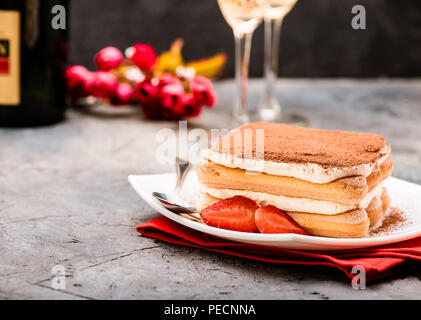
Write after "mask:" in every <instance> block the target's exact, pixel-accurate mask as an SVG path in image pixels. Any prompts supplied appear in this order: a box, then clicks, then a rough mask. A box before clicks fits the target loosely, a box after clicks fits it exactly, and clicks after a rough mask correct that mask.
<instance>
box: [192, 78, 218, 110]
mask: <svg viewBox="0 0 421 320" xmlns="http://www.w3.org/2000/svg"><path fill="white" fill-rule="evenodd" d="M190 90H191V91H192V92H193V95H194V97H195V99H196V101H197V103H199V104H201V105H205V106H208V107H213V106H214V105H215V104H216V100H217V98H216V92H215V89H214V88H213V85H212V82H211V81H210V80H209V79H208V78H205V77H203V76H195V77H194V78H193V80H192V81H191V82H190Z"/></svg>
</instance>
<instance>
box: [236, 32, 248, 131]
mask: <svg viewBox="0 0 421 320" xmlns="http://www.w3.org/2000/svg"><path fill="white" fill-rule="evenodd" d="M252 35H253V34H252V33H251V32H250V33H236V32H234V37H235V82H236V86H237V97H236V99H237V100H236V102H235V104H234V112H233V118H234V119H233V120H234V121H235V122H237V124H245V123H248V122H249V120H250V118H249V113H248V109H247V82H248V71H249V64H250V46H251V38H252Z"/></svg>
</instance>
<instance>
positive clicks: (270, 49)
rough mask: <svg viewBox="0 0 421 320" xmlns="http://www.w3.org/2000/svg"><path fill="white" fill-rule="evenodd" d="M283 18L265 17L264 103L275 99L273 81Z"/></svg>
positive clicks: (276, 72) (276, 74) (275, 73)
mask: <svg viewBox="0 0 421 320" xmlns="http://www.w3.org/2000/svg"><path fill="white" fill-rule="evenodd" d="M282 21H283V19H282V18H280V19H273V18H269V17H268V18H265V61H264V71H263V72H264V78H265V98H264V100H265V101H266V105H267V106H269V105H270V103H271V102H273V101H276V95H275V83H276V78H277V77H278V61H279V38H280V34H281V25H282Z"/></svg>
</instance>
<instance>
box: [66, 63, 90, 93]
mask: <svg viewBox="0 0 421 320" xmlns="http://www.w3.org/2000/svg"><path fill="white" fill-rule="evenodd" d="M88 73H89V71H88V69H86V68H85V67H83V66H78V65H77V66H71V67H68V68H67V70H66V80H67V87H68V88H69V89H74V88H76V87H77V86H79V85H80V84H81V83H82V82H83V80H84V79H85V77H86V75H87V74H88Z"/></svg>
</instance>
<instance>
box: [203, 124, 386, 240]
mask: <svg viewBox="0 0 421 320" xmlns="http://www.w3.org/2000/svg"><path fill="white" fill-rule="evenodd" d="M259 135H260V136H259ZM259 137H260V138H259ZM239 142H240V143H239ZM261 143H264V145H263V148H262V146H261V145H259V144H261ZM259 152H260V153H261V154H260V155H259ZM392 169H393V164H392V160H391V157H390V145H389V144H388V143H386V142H385V139H384V137H383V136H380V135H377V134H372V133H369V134H362V133H355V132H344V131H328V130H318V129H311V128H302V127H296V126H291V125H285V124H271V123H262V122H259V123H252V124H248V125H245V126H242V127H240V128H238V129H235V130H233V131H231V133H229V134H228V135H226V136H225V137H223V138H221V139H220V140H219V142H218V143H217V144H216V145H214V146H213V147H212V148H211V149H208V150H206V151H205V152H204V153H203V155H202V161H201V164H200V165H199V166H198V168H197V176H198V179H199V182H200V183H201V185H202V187H203V192H202V196H201V199H200V200H199V203H198V209H199V210H200V211H201V215H202V218H203V220H204V221H205V222H206V223H208V224H209V225H212V226H217V227H221V228H226V229H231V230H237V231H249V232H253V231H260V232H262V233H283V232H294V233H303V234H310V235H316V236H325V237H335V238H360V237H364V236H365V235H366V234H367V231H368V229H369V227H370V226H375V225H376V224H378V222H379V221H380V219H381V217H382V215H383V213H384V212H385V211H386V209H387V208H388V206H389V204H390V197H389V195H388V193H387V191H386V189H385V188H384V187H383V181H384V180H385V179H386V178H388V177H389V176H390V175H391V172H392ZM224 199H227V200H225V201H221V200H224Z"/></svg>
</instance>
